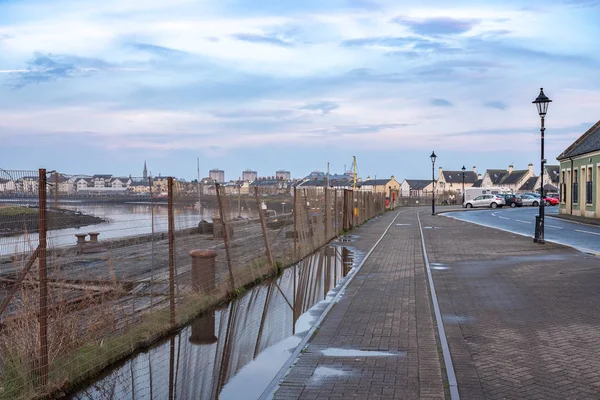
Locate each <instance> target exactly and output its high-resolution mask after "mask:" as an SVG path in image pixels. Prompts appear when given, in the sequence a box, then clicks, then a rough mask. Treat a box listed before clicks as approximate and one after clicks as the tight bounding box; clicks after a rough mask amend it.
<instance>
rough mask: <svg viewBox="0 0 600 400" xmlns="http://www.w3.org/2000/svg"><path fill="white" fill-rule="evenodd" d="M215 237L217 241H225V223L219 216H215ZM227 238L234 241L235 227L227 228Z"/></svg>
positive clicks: (213, 219)
mask: <svg viewBox="0 0 600 400" xmlns="http://www.w3.org/2000/svg"><path fill="white" fill-rule="evenodd" d="M212 221H213V237H214V238H215V239H223V222H222V221H221V217H220V216H218V215H213V217H212ZM227 237H228V238H229V240H231V239H233V227H231V226H227Z"/></svg>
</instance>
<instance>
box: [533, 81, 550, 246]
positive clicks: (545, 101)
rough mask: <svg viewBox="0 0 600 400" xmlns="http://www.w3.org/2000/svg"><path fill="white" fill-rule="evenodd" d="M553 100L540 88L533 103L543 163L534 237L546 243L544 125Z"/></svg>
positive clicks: (538, 241) (534, 239) (536, 240)
mask: <svg viewBox="0 0 600 400" xmlns="http://www.w3.org/2000/svg"><path fill="white" fill-rule="evenodd" d="M551 102H552V100H550V99H549V98H548V96H546V95H545V94H544V88H541V89H540V94H539V95H538V97H537V99H535V100H534V101H532V103H533V104H535V105H536V107H537V110H538V114H540V120H541V128H540V132H541V139H542V141H541V150H542V151H541V153H542V154H541V156H542V158H541V163H540V195H541V198H540V211H539V215H538V216H537V217H536V221H535V223H536V226H535V227H536V229H535V236H534V238H533V241H534V242H536V243H546V241H545V240H544V207H545V206H546V202H545V201H544V165H545V164H546V160H545V159H544V131H545V130H546V128H545V127H544V119H545V118H546V111H548V105H549V104H550V103H551Z"/></svg>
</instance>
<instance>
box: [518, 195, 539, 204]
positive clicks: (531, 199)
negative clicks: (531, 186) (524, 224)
mask: <svg viewBox="0 0 600 400" xmlns="http://www.w3.org/2000/svg"><path fill="white" fill-rule="evenodd" d="M521 200H523V205H524V206H533V207H537V206H539V205H540V199H538V198H537V197H535V196H532V195H530V194H522V195H521Z"/></svg>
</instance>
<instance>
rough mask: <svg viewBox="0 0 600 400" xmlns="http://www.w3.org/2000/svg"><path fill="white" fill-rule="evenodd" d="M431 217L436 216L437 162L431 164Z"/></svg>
mask: <svg viewBox="0 0 600 400" xmlns="http://www.w3.org/2000/svg"><path fill="white" fill-rule="evenodd" d="M431 215H435V161H432V162H431Z"/></svg>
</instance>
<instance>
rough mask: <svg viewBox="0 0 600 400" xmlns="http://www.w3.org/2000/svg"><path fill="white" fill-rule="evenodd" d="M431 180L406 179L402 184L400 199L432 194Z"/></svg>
mask: <svg viewBox="0 0 600 400" xmlns="http://www.w3.org/2000/svg"><path fill="white" fill-rule="evenodd" d="M432 190H433V182H432V181H431V179H405V180H403V181H402V183H401V184H400V197H423V196H427V195H428V194H431V191H432Z"/></svg>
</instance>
